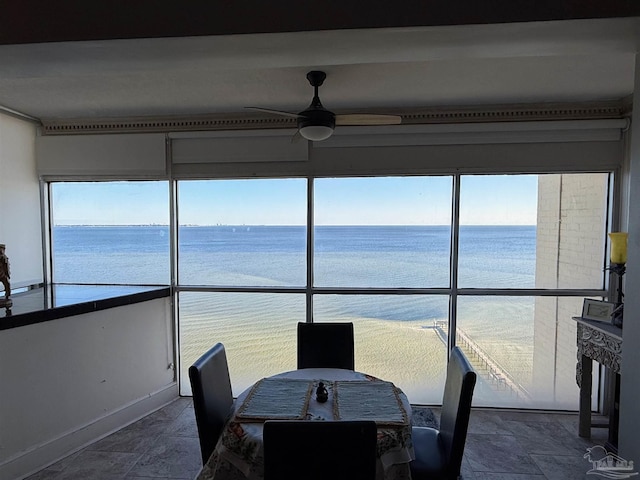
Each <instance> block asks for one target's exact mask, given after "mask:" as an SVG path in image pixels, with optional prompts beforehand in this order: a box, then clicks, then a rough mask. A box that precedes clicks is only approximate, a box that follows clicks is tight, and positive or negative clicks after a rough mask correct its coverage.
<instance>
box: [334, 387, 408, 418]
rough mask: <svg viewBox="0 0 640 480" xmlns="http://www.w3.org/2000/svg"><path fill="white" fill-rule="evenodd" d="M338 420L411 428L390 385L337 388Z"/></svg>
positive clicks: (335, 403) (335, 389)
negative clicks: (366, 421)
mask: <svg viewBox="0 0 640 480" xmlns="http://www.w3.org/2000/svg"><path fill="white" fill-rule="evenodd" d="M333 395H334V397H333V398H334V404H333V407H334V416H335V418H336V420H374V421H375V422H376V423H377V424H378V425H408V422H409V419H408V416H407V412H406V410H405V408H404V406H403V405H402V400H401V399H400V396H399V395H398V389H397V388H396V386H395V385H394V384H393V383H391V382H383V381H380V382H368V381H367V382H364V381H363V382H342V381H338V382H335V384H334V390H333Z"/></svg>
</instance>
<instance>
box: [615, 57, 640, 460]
mask: <svg viewBox="0 0 640 480" xmlns="http://www.w3.org/2000/svg"><path fill="white" fill-rule="evenodd" d="M635 85H636V88H635V91H636V92H640V57H638V56H636V83H635ZM633 112H634V115H633V120H634V121H633V123H632V124H631V148H630V169H629V201H628V205H629V215H628V219H627V221H628V232H629V249H628V250H629V254H628V258H627V274H626V275H625V277H626V278H625V286H624V290H625V292H626V295H625V302H624V325H623V328H622V364H621V366H620V369H621V375H620V376H621V381H620V435H619V449H620V455H621V456H622V457H623V458H625V459H626V460H633V461H634V463H635V465H636V466H640V433H639V432H640V405H639V403H638V399H640V295H638V292H640V95H635V96H634V99H633ZM637 468H638V467H636V470H637Z"/></svg>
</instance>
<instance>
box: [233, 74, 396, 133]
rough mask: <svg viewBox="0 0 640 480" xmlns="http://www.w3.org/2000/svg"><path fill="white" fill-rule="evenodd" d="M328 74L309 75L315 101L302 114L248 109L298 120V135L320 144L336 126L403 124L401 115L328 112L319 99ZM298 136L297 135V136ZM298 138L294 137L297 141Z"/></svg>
mask: <svg viewBox="0 0 640 480" xmlns="http://www.w3.org/2000/svg"><path fill="white" fill-rule="evenodd" d="M325 78H327V74H326V73H325V72H320V71H316V70H314V71H311V72H309V73H307V80H309V83H310V84H311V86H312V87H313V89H314V94H313V100H311V104H310V105H309V106H308V107H307V109H306V110H303V111H302V112H300V113H291V112H283V111H281V110H271V109H268V108H259V107H246V108H249V109H251V110H258V111H261V112H267V113H274V114H276V115H284V116H286V117H293V118H297V119H298V134H299V135H301V136H302V137H303V138H306V139H307V140H312V141H315V142H319V141H320V140H325V139H327V138H329V137H330V136H331V135H332V134H333V129H334V128H335V127H336V125H398V124H399V123H401V122H402V117H401V116H399V115H371V114H360V113H353V114H344V115H343V114H339V115H336V114H335V113H333V112H332V111H330V110H327V109H326V108H324V107H323V106H322V103H320V97H318V87H319V86H320V85H322V83H323V82H324V80H325ZM296 136H297V134H296ZM295 138H296V137H294V140H295Z"/></svg>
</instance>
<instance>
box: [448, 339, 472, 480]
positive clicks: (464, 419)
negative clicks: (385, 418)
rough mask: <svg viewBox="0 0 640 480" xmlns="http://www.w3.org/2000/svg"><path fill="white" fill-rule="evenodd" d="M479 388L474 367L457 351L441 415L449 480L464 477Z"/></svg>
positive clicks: (455, 351)
mask: <svg viewBox="0 0 640 480" xmlns="http://www.w3.org/2000/svg"><path fill="white" fill-rule="evenodd" d="M475 385H476V373H475V371H474V370H473V367H472V366H471V364H470V363H469V361H468V360H467V358H466V357H465V356H464V353H462V350H460V347H453V349H452V350H451V356H450V357H449V364H448V366H447V379H446V381H445V386H444V397H443V399H442V410H441V413H440V438H441V440H442V445H443V447H444V452H445V456H446V463H447V466H448V467H447V470H448V471H449V475H450V476H448V477H447V478H457V476H458V475H460V466H461V465H462V454H463V452H464V444H465V442H466V439H467V429H468V427H469V416H470V415H471V400H472V397H473V390H474V388H475Z"/></svg>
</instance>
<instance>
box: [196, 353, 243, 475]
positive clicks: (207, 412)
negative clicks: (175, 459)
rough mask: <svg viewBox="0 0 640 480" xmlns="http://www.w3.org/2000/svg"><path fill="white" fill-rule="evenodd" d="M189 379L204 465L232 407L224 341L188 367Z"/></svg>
mask: <svg viewBox="0 0 640 480" xmlns="http://www.w3.org/2000/svg"><path fill="white" fill-rule="evenodd" d="M189 380H190V381H191V391H192V393H193V409H194V411H195V414H196V426H197V428H198V437H199V438H200V453H201V454H202V464H203V465H204V464H205V463H207V460H209V457H210V456H211V454H212V453H213V449H214V448H215V446H216V443H217V442H218V438H220V435H221V434H222V430H223V429H224V425H225V423H226V421H227V419H228V418H229V417H230V415H231V413H232V410H233V393H232V390H231V379H230V378H229V366H228V365H227V354H226V352H225V349H224V345H222V343H217V344H215V345H214V346H213V347H211V348H210V349H209V350H208V351H207V352H206V353H205V354H204V355H202V356H201V357H200V358H199V359H198V360H196V362H195V363H194V364H193V365H191V366H190V367H189Z"/></svg>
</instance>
